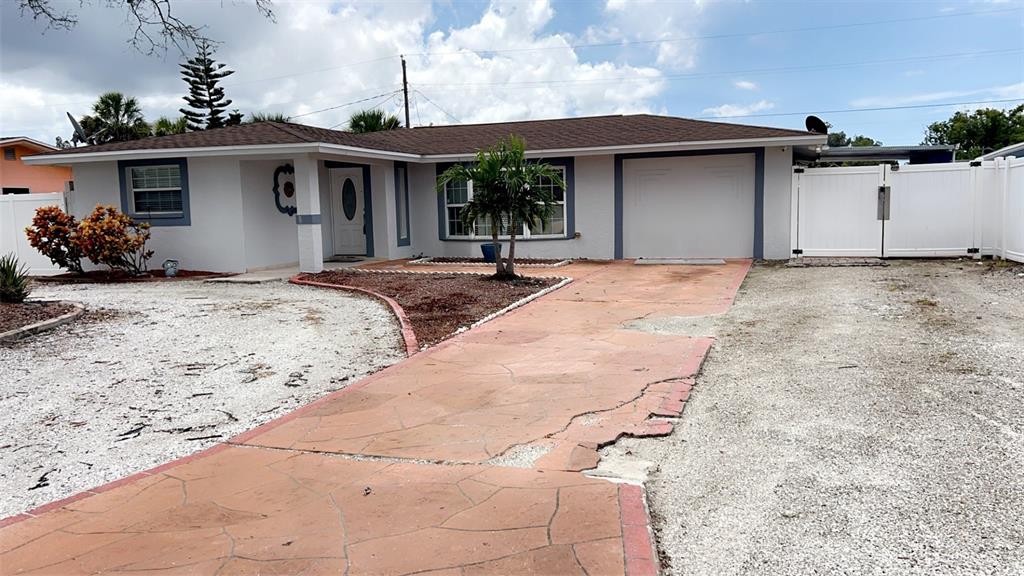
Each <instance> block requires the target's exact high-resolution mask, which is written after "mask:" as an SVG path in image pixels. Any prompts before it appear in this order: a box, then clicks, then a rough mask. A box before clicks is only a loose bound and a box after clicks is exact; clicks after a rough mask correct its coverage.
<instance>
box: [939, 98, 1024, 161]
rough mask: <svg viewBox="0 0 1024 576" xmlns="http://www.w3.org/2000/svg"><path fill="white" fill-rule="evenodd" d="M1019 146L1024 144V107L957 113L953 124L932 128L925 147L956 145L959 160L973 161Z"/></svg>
mask: <svg viewBox="0 0 1024 576" xmlns="http://www.w3.org/2000/svg"><path fill="white" fill-rule="evenodd" d="M1017 142H1024V104H1021V105H1020V106H1017V107H1016V108H1013V109H1012V110H998V109H996V108H984V109H981V110H975V111H974V112H956V113H955V114H953V116H952V117H950V118H949V120H943V121H941V122H934V123H932V124H930V125H929V126H928V129H927V131H926V132H925V136H924V141H923V142H922V144H946V145H949V144H956V145H959V146H960V148H959V149H958V150H957V152H956V155H957V158H960V159H965V160H973V159H974V158H977V157H978V156H981V155H982V154H985V153H986V152H990V151H992V150H998V149H999V148H1002V147H1004V146H1009V145H1010V144H1016V143H1017Z"/></svg>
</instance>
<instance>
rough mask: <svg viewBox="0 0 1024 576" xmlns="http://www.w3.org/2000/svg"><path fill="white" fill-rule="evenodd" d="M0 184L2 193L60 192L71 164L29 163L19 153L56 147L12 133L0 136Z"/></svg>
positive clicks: (64, 184) (24, 154)
mask: <svg viewBox="0 0 1024 576" xmlns="http://www.w3.org/2000/svg"><path fill="white" fill-rule="evenodd" d="M0 150H3V158H2V159H0V188H3V194H28V193H30V192H31V193H35V192H63V191H64V190H65V188H66V186H67V185H68V182H71V168H70V167H67V166H29V165H28V164H25V163H24V162H22V161H21V158H22V156H31V155H33V154H39V153H41V152H53V151H56V150H58V148H57V147H55V146H50V145H49V144H43V143H42V142H39V141H38V140H33V139H31V138H25V137H24V136H13V137H5V138H0Z"/></svg>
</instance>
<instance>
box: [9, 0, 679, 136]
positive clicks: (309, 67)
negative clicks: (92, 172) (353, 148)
mask: <svg viewBox="0 0 1024 576" xmlns="http://www.w3.org/2000/svg"><path fill="white" fill-rule="evenodd" d="M2 11H3V14H2V18H0V23H2V26H3V30H2V33H0V38H2V44H0V72H2V75H3V84H0V124H2V126H3V130H2V131H3V132H11V131H14V132H19V133H23V134H25V135H28V136H32V137H35V138H38V139H40V140H44V141H52V140H53V137H54V136H57V135H63V136H67V135H68V133H69V132H70V128H69V126H68V124H67V120H66V119H65V118H64V110H71V111H72V113H74V114H76V115H80V114H84V113H87V112H88V105H89V104H90V103H91V102H92V101H93V100H94V99H95V97H96V96H97V95H98V94H100V93H102V92H104V91H108V90H119V91H123V92H125V93H126V94H129V95H131V96H135V97H137V98H138V99H139V100H140V102H141V103H142V104H143V108H144V111H145V114H146V117H147V118H148V119H150V120H154V119H156V118H157V117H158V116H161V115H171V116H177V115H178V108H180V107H181V106H182V104H183V103H182V101H181V96H182V95H183V94H184V92H185V85H184V83H183V82H182V81H181V80H180V78H179V76H178V70H177V61H178V58H179V55H178V54H177V53H174V52H170V53H168V54H167V56H166V58H164V59H160V58H153V57H145V56H140V55H138V54H135V53H134V52H132V51H131V50H130V48H128V47H127V46H125V45H124V44H123V43H122V42H123V38H124V37H125V31H124V29H123V28H120V27H118V26H116V25H115V24H114V23H113V20H114V19H112V15H113V14H114V12H112V11H110V10H105V9H99V8H91V7H90V6H89V5H86V6H85V7H83V8H82V9H80V10H79V11H78V12H79V24H78V26H77V27H76V28H75V29H74V30H73V31H72V32H63V31H53V30H51V31H49V32H47V33H46V35H45V36H43V35H42V34H41V26H38V25H36V24H33V23H32V22H31V21H30V20H25V19H22V18H21V17H20V16H19V15H18V13H17V9H16V6H15V7H13V8H12V7H11V5H10V3H3V6H2ZM276 14H277V23H276V24H275V23H271V22H269V21H267V20H265V19H263V18H262V17H260V16H259V15H258V14H256V13H255V11H253V10H251V7H249V6H242V5H237V4H233V3H225V4H224V5H223V8H220V9H210V8H208V7H206V6H197V5H196V4H193V3H184V4H182V13H181V14H180V16H182V17H183V18H185V19H186V20H187V19H189V18H191V19H192V20H193V21H198V22H204V23H206V24H207V25H208V27H209V28H208V32H209V34H210V35H211V36H212V37H214V38H217V39H218V40H220V41H222V44H221V46H220V48H219V50H218V53H217V58H218V60H219V61H222V62H225V63H227V64H228V65H229V67H231V68H232V69H234V70H236V73H235V74H234V75H233V76H231V77H229V78H227V79H226V80H225V81H224V82H223V85H224V86H225V89H226V92H227V95H228V97H229V98H232V99H233V100H234V104H233V105H232V108H238V109H239V110H241V111H243V112H247V113H248V112H255V111H261V112H281V113H284V114H286V115H293V116H294V115H296V114H302V113H306V112H312V111H316V110H320V109H324V108H329V107H333V106H337V105H339V104H342V103H346V102H352V101H354V100H359V99H363V98H366V97H369V96H374V95H378V94H383V93H386V92H391V91H394V90H396V89H398V88H399V87H400V83H401V67H400V63H399V60H398V58H397V55H398V54H406V55H407V60H408V64H409V82H410V87H411V88H412V89H413V90H414V91H415V92H413V95H412V98H411V99H412V119H413V123H414V125H420V124H430V123H435V124H442V123H445V124H447V123H451V122H452V120H451V119H450V118H449V117H448V115H447V114H446V113H445V112H443V111H442V110H441V109H443V110H444V111H446V112H447V113H450V114H451V115H452V116H454V117H455V118H457V119H458V120H460V121H462V122H483V121H496V120H508V119H526V118H550V117H556V116H574V115H593V114H607V113H629V112H648V111H652V109H653V108H654V107H655V99H656V98H657V97H658V96H659V95H660V94H661V93H662V92H663V91H664V89H665V86H666V83H665V80H664V78H663V74H662V72H661V71H660V70H658V69H657V68H654V67H650V66H636V65H631V64H629V63H628V62H629V60H630V59H629V57H628V56H629V55H628V54H626V55H623V57H620V58H616V59H614V60H612V59H611V58H610V57H607V56H606V57H605V58H603V59H593V58H591V59H588V58H587V57H586V56H587V54H585V53H579V52H578V51H577V50H574V49H572V48H571V46H570V45H571V44H572V43H574V42H577V41H578V40H576V39H574V38H573V37H571V36H570V35H569V34H565V33H559V32H552V31H550V30H549V29H550V27H551V23H552V19H553V17H554V8H553V7H552V5H551V3H550V2H549V1H548V0H532V1H530V2H515V1H512V0H494V1H493V2H492V3H491V4H490V5H489V6H487V7H486V9H484V10H483V12H482V13H479V14H477V16H476V17H475V18H473V19H472V21H471V22H469V23H468V24H466V25H462V26H455V27H452V28H448V29H445V30H439V29H437V27H436V24H435V20H434V19H435V16H434V14H433V12H432V5H431V3H430V2H428V1H426V0H423V1H419V2H404V3H401V4H399V3H376V2H351V3H347V4H344V5H341V6H339V5H330V4H326V3H281V4H279V5H278V6H277V9H276ZM666 33H667V32H666ZM612 37H615V36H614V35H613V36H612ZM495 50H498V51H497V52H495ZM648 59H649V57H648ZM608 78H612V79H616V78H630V81H625V82H621V81H612V82H609V81H607V79H608ZM421 94H423V95H426V98H425V97H423V96H422V95H421ZM427 98H429V100H430V101H433V103H435V104H436V105H435V104H432V103H431V102H430V101H428V100H427ZM10 103H14V104H10ZM368 106H381V107H383V108H384V109H386V110H388V111H389V112H393V113H398V112H400V111H401V108H400V104H399V102H398V99H395V98H393V97H381V98H376V99H372V100H370V101H367V102H364V103H360V104H357V105H354V106H348V107H344V108H340V109H336V110H330V111H326V112H322V113H317V114H310V115H307V116H302V117H300V118H297V119H296V121H298V122H303V123H309V124H314V125H319V126H333V125H337V124H342V123H343V122H344V121H345V119H347V117H348V116H349V114H351V113H352V112H353V111H354V110H357V109H359V108H360V107H368Z"/></svg>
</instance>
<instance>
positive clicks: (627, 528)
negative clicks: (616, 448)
mask: <svg viewBox="0 0 1024 576" xmlns="http://www.w3.org/2000/svg"><path fill="white" fill-rule="evenodd" d="M619 514H620V516H619V518H620V519H621V521H622V553H623V557H624V558H625V561H626V576H656V575H657V574H658V557H657V555H656V554H655V553H654V544H653V539H652V538H651V522H650V519H649V517H648V515H647V506H646V505H645V504H644V489H643V488H642V487H640V486H636V485H633V484H621V485H620V486H619Z"/></svg>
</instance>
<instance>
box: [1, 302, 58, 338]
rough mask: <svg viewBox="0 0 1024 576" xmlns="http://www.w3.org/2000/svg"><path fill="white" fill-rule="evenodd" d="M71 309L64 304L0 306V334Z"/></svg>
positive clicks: (32, 303) (30, 303)
mask: <svg viewBox="0 0 1024 576" xmlns="http://www.w3.org/2000/svg"><path fill="white" fill-rule="evenodd" d="M73 309H74V306H72V305H71V304H65V303H64V302H25V303H24V304H0V333H2V332H7V331H9V330H17V329H18V328H24V327H25V326H31V325H32V324H36V323H39V322H43V321H45V320H49V319H50V318H56V317H58V316H62V315H64V314H67V313H68V312H71V310H73Z"/></svg>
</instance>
